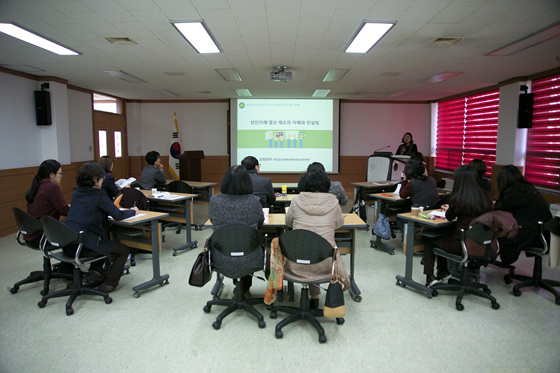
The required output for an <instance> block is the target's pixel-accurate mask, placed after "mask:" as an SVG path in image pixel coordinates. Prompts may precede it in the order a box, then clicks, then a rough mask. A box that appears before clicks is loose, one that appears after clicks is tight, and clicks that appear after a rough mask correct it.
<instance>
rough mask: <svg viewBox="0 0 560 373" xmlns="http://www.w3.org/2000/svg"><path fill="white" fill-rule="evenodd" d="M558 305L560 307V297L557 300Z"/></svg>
mask: <svg viewBox="0 0 560 373" xmlns="http://www.w3.org/2000/svg"><path fill="white" fill-rule="evenodd" d="M556 304H557V305H559V306H560V297H558V298H556Z"/></svg>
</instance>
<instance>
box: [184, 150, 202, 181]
mask: <svg viewBox="0 0 560 373" xmlns="http://www.w3.org/2000/svg"><path fill="white" fill-rule="evenodd" d="M178 158H179V179H181V180H187V181H202V160H203V159H204V152H203V151H202V150H191V151H188V152H183V154H181V155H180V156H179V157H178Z"/></svg>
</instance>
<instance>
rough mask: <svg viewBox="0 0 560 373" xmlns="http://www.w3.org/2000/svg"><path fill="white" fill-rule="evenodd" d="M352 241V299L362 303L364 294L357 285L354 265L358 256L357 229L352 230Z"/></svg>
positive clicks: (350, 290)
mask: <svg viewBox="0 0 560 373" xmlns="http://www.w3.org/2000/svg"><path fill="white" fill-rule="evenodd" d="M351 232H352V241H351V242H350V250H351V251H350V289H349V290H348V291H349V292H350V297H351V298H352V299H353V300H355V301H356V302H361V301H362V296H361V295H360V294H361V293H362V292H361V291H360V289H359V288H358V285H356V281H355V280H354V264H355V260H356V259H355V255H356V233H357V232H356V229H352V231H351Z"/></svg>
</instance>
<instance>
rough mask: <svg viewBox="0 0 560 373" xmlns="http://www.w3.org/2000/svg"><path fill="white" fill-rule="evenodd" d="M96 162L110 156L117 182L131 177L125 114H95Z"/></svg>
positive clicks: (96, 112)
mask: <svg viewBox="0 0 560 373" xmlns="http://www.w3.org/2000/svg"><path fill="white" fill-rule="evenodd" d="M93 138H94V148H95V149H94V153H95V155H94V160H95V162H97V161H98V160H99V158H100V157H102V156H103V155H108V156H110V157H111V158H112V159H113V161H114V163H113V176H114V177H115V180H118V179H123V178H124V179H126V178H128V177H130V171H129V162H128V140H127V133H126V120H125V116H124V115H123V114H113V113H107V112H104V111H94V112H93Z"/></svg>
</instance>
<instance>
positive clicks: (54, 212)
mask: <svg viewBox="0 0 560 373" xmlns="http://www.w3.org/2000/svg"><path fill="white" fill-rule="evenodd" d="M61 179H62V168H61V167H60V163H58V161H55V160H54V159H47V160H46V161H43V162H42V163H41V165H40V166H39V170H38V171H37V174H35V177H33V181H32V182H31V188H29V190H28V191H27V193H26V194H25V200H26V201H27V212H28V213H29V215H31V216H33V217H34V218H35V219H37V220H39V219H40V218H41V217H42V216H44V215H47V216H52V217H53V218H55V219H60V216H66V215H68V209H69V206H68V204H67V203H66V201H65V200H64V196H63V195H62V192H61V190H60V186H59V185H60V180H61ZM42 235H43V232H42V231H41V232H37V233H36V234H34V235H30V236H27V235H24V237H23V238H24V240H25V241H27V243H28V244H30V245H32V246H34V247H39V241H40V240H41V236H42Z"/></svg>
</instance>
